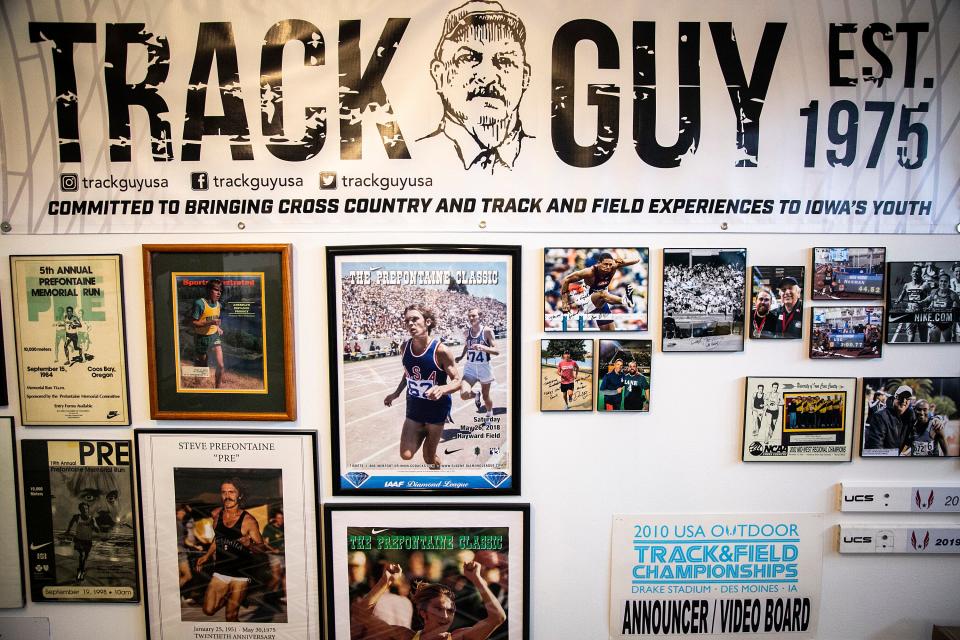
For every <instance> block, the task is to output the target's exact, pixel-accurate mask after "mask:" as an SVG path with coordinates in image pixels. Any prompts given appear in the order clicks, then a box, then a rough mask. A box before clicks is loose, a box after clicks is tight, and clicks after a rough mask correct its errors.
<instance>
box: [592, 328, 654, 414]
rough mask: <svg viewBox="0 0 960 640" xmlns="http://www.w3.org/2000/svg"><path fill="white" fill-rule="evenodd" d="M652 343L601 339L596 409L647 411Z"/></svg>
mask: <svg viewBox="0 0 960 640" xmlns="http://www.w3.org/2000/svg"><path fill="white" fill-rule="evenodd" d="M652 363H653V343H652V342H651V341H650V340H600V347H599V355H598V357H597V411H650V380H651V373H652V366H651V365H652Z"/></svg>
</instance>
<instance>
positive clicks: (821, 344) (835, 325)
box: [810, 306, 883, 360]
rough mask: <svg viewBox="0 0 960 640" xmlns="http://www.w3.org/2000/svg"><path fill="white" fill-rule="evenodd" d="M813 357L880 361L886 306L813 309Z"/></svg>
mask: <svg viewBox="0 0 960 640" xmlns="http://www.w3.org/2000/svg"><path fill="white" fill-rule="evenodd" d="M810 317H811V319H812V322H811V323H810V357H811V358H812V359H814V360H818V359H834V360H837V359H844V358H846V359H849V358H860V359H864V358H867V359H869V358H879V357H880V356H881V355H882V354H883V307H859V306H858V307H813V308H811V310H810Z"/></svg>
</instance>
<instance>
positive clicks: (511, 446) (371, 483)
mask: <svg viewBox="0 0 960 640" xmlns="http://www.w3.org/2000/svg"><path fill="white" fill-rule="evenodd" d="M327 281H328V285H327V296H328V298H327V299H328V309H329V315H330V323H329V334H330V387H331V413H332V420H331V429H332V435H331V441H332V447H333V455H332V457H333V493H334V494H335V495H357V494H369V495H391V494H396V493H399V492H416V491H420V492H434V493H442V494H445V495H456V494H460V495H474V494H477V493H487V494H509V495H513V494H516V493H518V492H519V490H520V487H519V484H520V476H519V462H518V461H519V459H520V451H519V447H520V441H519V438H518V437H517V436H518V433H517V431H518V428H519V398H520V394H519V375H518V373H519V362H520V358H519V346H518V343H517V338H518V336H519V334H520V332H519V326H520V322H519V315H520V304H519V287H520V247H511V246H470V247H461V246H453V245H450V246H422V247H401V246H381V247H330V248H328V249H327Z"/></svg>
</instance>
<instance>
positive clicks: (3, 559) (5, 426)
mask: <svg viewBox="0 0 960 640" xmlns="http://www.w3.org/2000/svg"><path fill="white" fill-rule="evenodd" d="M16 441H17V438H16V432H15V429H14V426H13V418H10V417H6V416H4V417H0V460H2V461H3V464H0V513H4V514H6V516H7V517H5V518H2V519H0V566H2V567H6V569H7V570H6V571H4V572H3V573H2V574H0V609H14V608H19V607H22V606H24V605H25V604H26V603H27V600H26V590H25V588H24V583H23V554H22V553H21V550H22V548H23V547H22V544H23V537H22V536H21V534H20V482H19V478H18V477H17V445H16Z"/></svg>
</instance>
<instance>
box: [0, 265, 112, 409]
mask: <svg viewBox="0 0 960 640" xmlns="http://www.w3.org/2000/svg"><path fill="white" fill-rule="evenodd" d="M10 279H11V285H12V289H13V317H14V330H15V334H16V351H17V369H18V373H19V379H20V415H21V417H22V421H23V425H24V426H38V425H44V426H86V427H90V426H100V425H110V426H123V425H128V424H130V400H129V397H128V384H127V356H126V333H125V327H124V319H123V318H124V316H123V286H124V285H123V268H122V259H121V257H120V256H119V255H56V256H49V255H48V256H40V255H37V256H10Z"/></svg>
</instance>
